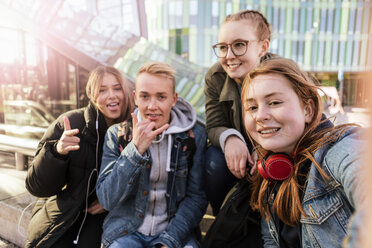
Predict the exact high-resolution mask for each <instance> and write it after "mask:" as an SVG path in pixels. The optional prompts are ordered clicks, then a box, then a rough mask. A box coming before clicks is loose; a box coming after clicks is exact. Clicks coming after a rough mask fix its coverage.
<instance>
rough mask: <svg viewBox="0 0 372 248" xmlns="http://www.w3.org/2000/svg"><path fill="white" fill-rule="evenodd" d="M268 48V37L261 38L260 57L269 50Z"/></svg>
mask: <svg viewBox="0 0 372 248" xmlns="http://www.w3.org/2000/svg"><path fill="white" fill-rule="evenodd" d="M269 48H270V42H269V40H268V39H266V40H263V41H262V42H261V52H260V57H262V56H264V55H265V54H266V53H268V52H269Z"/></svg>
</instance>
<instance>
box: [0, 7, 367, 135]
mask: <svg viewBox="0 0 372 248" xmlns="http://www.w3.org/2000/svg"><path fill="white" fill-rule="evenodd" d="M241 9H256V10H259V11H260V12H262V13H263V14H264V15H265V16H266V17H267V19H268V21H269V23H271V25H272V30H273V35H272V41H271V47H270V50H271V52H274V53H277V54H279V55H281V56H284V57H287V58H291V59H293V60H295V61H296V62H297V63H298V64H299V65H300V66H301V67H302V68H303V69H304V70H307V71H310V72H313V73H314V74H315V75H316V77H317V78H318V79H319V80H320V81H321V83H322V85H323V86H331V87H336V88H337V90H338V92H339V95H340V98H341V100H342V103H343V105H347V106H358V107H363V106H365V105H366V104H367V103H368V101H369V99H370V94H369V91H367V90H365V89H366V86H367V85H368V84H370V83H372V82H370V80H369V81H368V79H367V77H366V74H367V72H368V71H372V24H371V23H372V13H371V10H372V6H371V0H364V1H362V0H350V1H342V0H327V1H324V0H322V1H320V0H312V1H293V0H292V1H291V0H286V1H283V0H267V1H262V0H260V1H258V0H199V1H198V0H53V1H50V0H0V133H1V132H4V131H1V130H2V128H3V127H4V130H5V129H6V130H10V127H9V125H17V126H24V125H26V126H30V123H32V125H31V126H32V127H33V126H34V125H38V127H39V128H45V127H47V126H48V123H50V118H49V119H48V118H47V117H46V116H48V117H50V116H52V117H56V116H58V115H59V114H61V113H62V112H65V111H67V110H70V109H74V108H78V107H82V106H85V105H86V104H87V98H86V95H85V85H86V82H87V78H88V73H89V71H90V70H92V69H94V68H95V67H96V66H98V65H101V64H103V65H114V66H115V67H117V68H119V69H120V70H121V71H122V72H123V73H124V75H125V76H126V77H127V78H128V79H129V80H133V78H134V77H135V75H136V73H137V71H138V69H139V67H140V66H141V65H142V64H143V63H144V62H146V61H148V60H160V61H164V62H167V63H169V64H171V65H172V66H174V67H175V68H176V69H177V86H176V87H177V88H176V90H177V91H178V92H179V93H180V95H181V96H183V97H184V98H186V99H187V100H189V101H190V102H191V103H192V104H193V105H194V106H195V108H196V110H197V113H198V116H199V118H200V119H203V118H204V95H203V84H204V82H203V79H204V74H205V72H206V71H207V69H208V67H209V66H211V65H212V64H213V63H215V62H216V61H217V58H216V57H215V55H214V54H213V50H212V48H211V46H212V44H215V43H217V34H218V28H219V25H220V23H221V22H222V21H223V19H224V18H225V16H226V15H227V14H230V13H234V12H237V11H239V10H241ZM340 92H342V93H341V94H340ZM18 112H20V113H21V114H20V115H17V114H18ZM35 113H38V115H37V114H35ZM52 119H53V118H52ZM28 130H29V131H28V132H30V133H31V134H32V136H35V137H38V136H40V135H39V133H42V132H41V131H42V130H39V129H36V130H35V129H32V128H31V129H30V128H28ZM30 130H31V131H30ZM18 131H19V130H18ZM7 132H9V131H7ZM16 133H17V132H16ZM21 135H24V134H23V133H22V134H21Z"/></svg>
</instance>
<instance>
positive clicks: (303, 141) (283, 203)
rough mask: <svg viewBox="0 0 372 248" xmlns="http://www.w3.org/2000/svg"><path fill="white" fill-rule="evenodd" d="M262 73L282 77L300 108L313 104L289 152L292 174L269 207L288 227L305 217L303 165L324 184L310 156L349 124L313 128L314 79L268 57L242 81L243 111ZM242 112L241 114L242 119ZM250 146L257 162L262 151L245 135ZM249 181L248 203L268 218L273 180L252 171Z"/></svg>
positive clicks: (318, 109)
mask: <svg viewBox="0 0 372 248" xmlns="http://www.w3.org/2000/svg"><path fill="white" fill-rule="evenodd" d="M264 74H280V75H283V76H284V77H286V78H287V79H288V80H289V82H290V83H291V86H292V88H293V90H294V92H295V93H296V94H297V96H298V97H299V99H300V101H301V102H302V104H303V106H305V105H306V104H312V105H313V111H314V112H313V113H314V114H313V118H312V120H311V121H310V122H309V123H308V124H306V125H305V130H304V133H303V135H302V137H301V138H300V139H299V140H298V141H297V144H296V146H295V149H294V152H293V154H292V155H293V161H294V173H293V175H292V176H291V177H290V178H288V179H286V180H284V181H283V182H282V184H281V185H280V187H279V190H278V192H277V195H276V197H275V200H274V202H273V205H272V209H273V211H274V212H275V213H276V214H277V215H278V217H279V218H280V219H281V220H282V221H283V222H284V223H286V224H288V225H295V224H297V223H299V221H300V217H301V214H302V215H304V216H306V214H305V212H304V210H303V208H302V203H301V196H300V191H301V190H304V188H303V185H302V184H301V183H299V182H300V180H301V181H302V180H306V178H307V174H304V173H303V171H304V170H302V167H304V166H306V163H305V162H306V161H311V162H312V163H313V164H314V165H315V167H316V169H317V170H318V171H319V173H320V175H321V177H322V178H323V180H324V181H326V182H327V181H328V179H329V176H328V175H327V174H326V173H325V172H324V171H323V170H322V169H321V167H320V165H319V164H318V163H317V162H316V160H315V159H314V153H315V151H317V150H318V149H319V148H321V147H323V146H325V145H326V144H329V143H331V142H334V141H336V140H337V139H338V138H339V137H340V136H341V135H342V134H343V133H344V132H345V131H346V127H347V126H350V125H347V124H346V125H340V126H338V127H327V128H323V129H319V128H317V127H318V126H319V125H320V124H321V123H322V122H325V121H326V120H324V121H322V120H321V118H322V110H323V109H322V101H321V97H320V96H319V94H318V86H317V85H316V84H317V83H316V82H314V81H313V78H314V77H311V76H309V74H307V73H306V72H303V71H302V70H301V69H300V68H299V67H298V65H297V64H296V63H295V62H294V61H292V60H290V59H285V58H280V57H276V58H272V59H269V60H266V61H264V62H262V63H261V64H260V65H259V66H257V67H256V68H255V69H254V70H252V71H251V72H250V73H249V74H248V75H247V77H246V78H245V80H244V82H243V87H242V95H241V100H242V105H243V110H244V109H245V104H246V102H245V97H246V94H247V92H248V91H249V85H251V83H252V81H253V80H254V78H256V77H257V76H259V75H264ZM244 115H245V111H243V116H244ZM248 136H249V137H250V139H251V141H252V143H253V144H254V146H255V147H256V149H257V152H258V156H259V159H262V158H263V156H264V154H266V153H267V152H268V151H265V150H264V149H263V148H262V147H260V145H259V144H256V143H255V142H254V140H253V139H252V138H251V136H250V135H249V133H248ZM250 179H251V180H252V182H253V183H252V196H251V199H250V203H251V206H252V208H253V209H255V210H257V211H259V212H260V213H261V215H262V216H264V217H265V218H266V219H269V217H270V212H269V207H268V204H267V199H266V198H267V196H268V194H269V193H270V190H272V188H273V187H274V186H275V184H276V181H268V180H264V179H263V178H262V176H261V175H260V174H259V172H258V171H257V170H256V173H255V175H254V176H253V177H252V178H250Z"/></svg>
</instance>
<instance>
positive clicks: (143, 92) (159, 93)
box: [138, 91, 167, 95]
mask: <svg viewBox="0 0 372 248" xmlns="http://www.w3.org/2000/svg"><path fill="white" fill-rule="evenodd" d="M138 93H140V94H149V93H150V92H148V91H139V92H138ZM166 93H167V92H165V91H162V92H155V94H156V95H162V94H166Z"/></svg>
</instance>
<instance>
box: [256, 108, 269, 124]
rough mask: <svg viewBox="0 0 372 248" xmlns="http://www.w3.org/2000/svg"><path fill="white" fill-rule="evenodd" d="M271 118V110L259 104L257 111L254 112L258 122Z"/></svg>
mask: <svg viewBox="0 0 372 248" xmlns="http://www.w3.org/2000/svg"><path fill="white" fill-rule="evenodd" d="M270 118H271V112H270V109H269V108H268V107H265V106H259V107H258V108H257V111H256V113H254V119H255V121H256V122H264V121H266V120H269V119H270Z"/></svg>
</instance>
